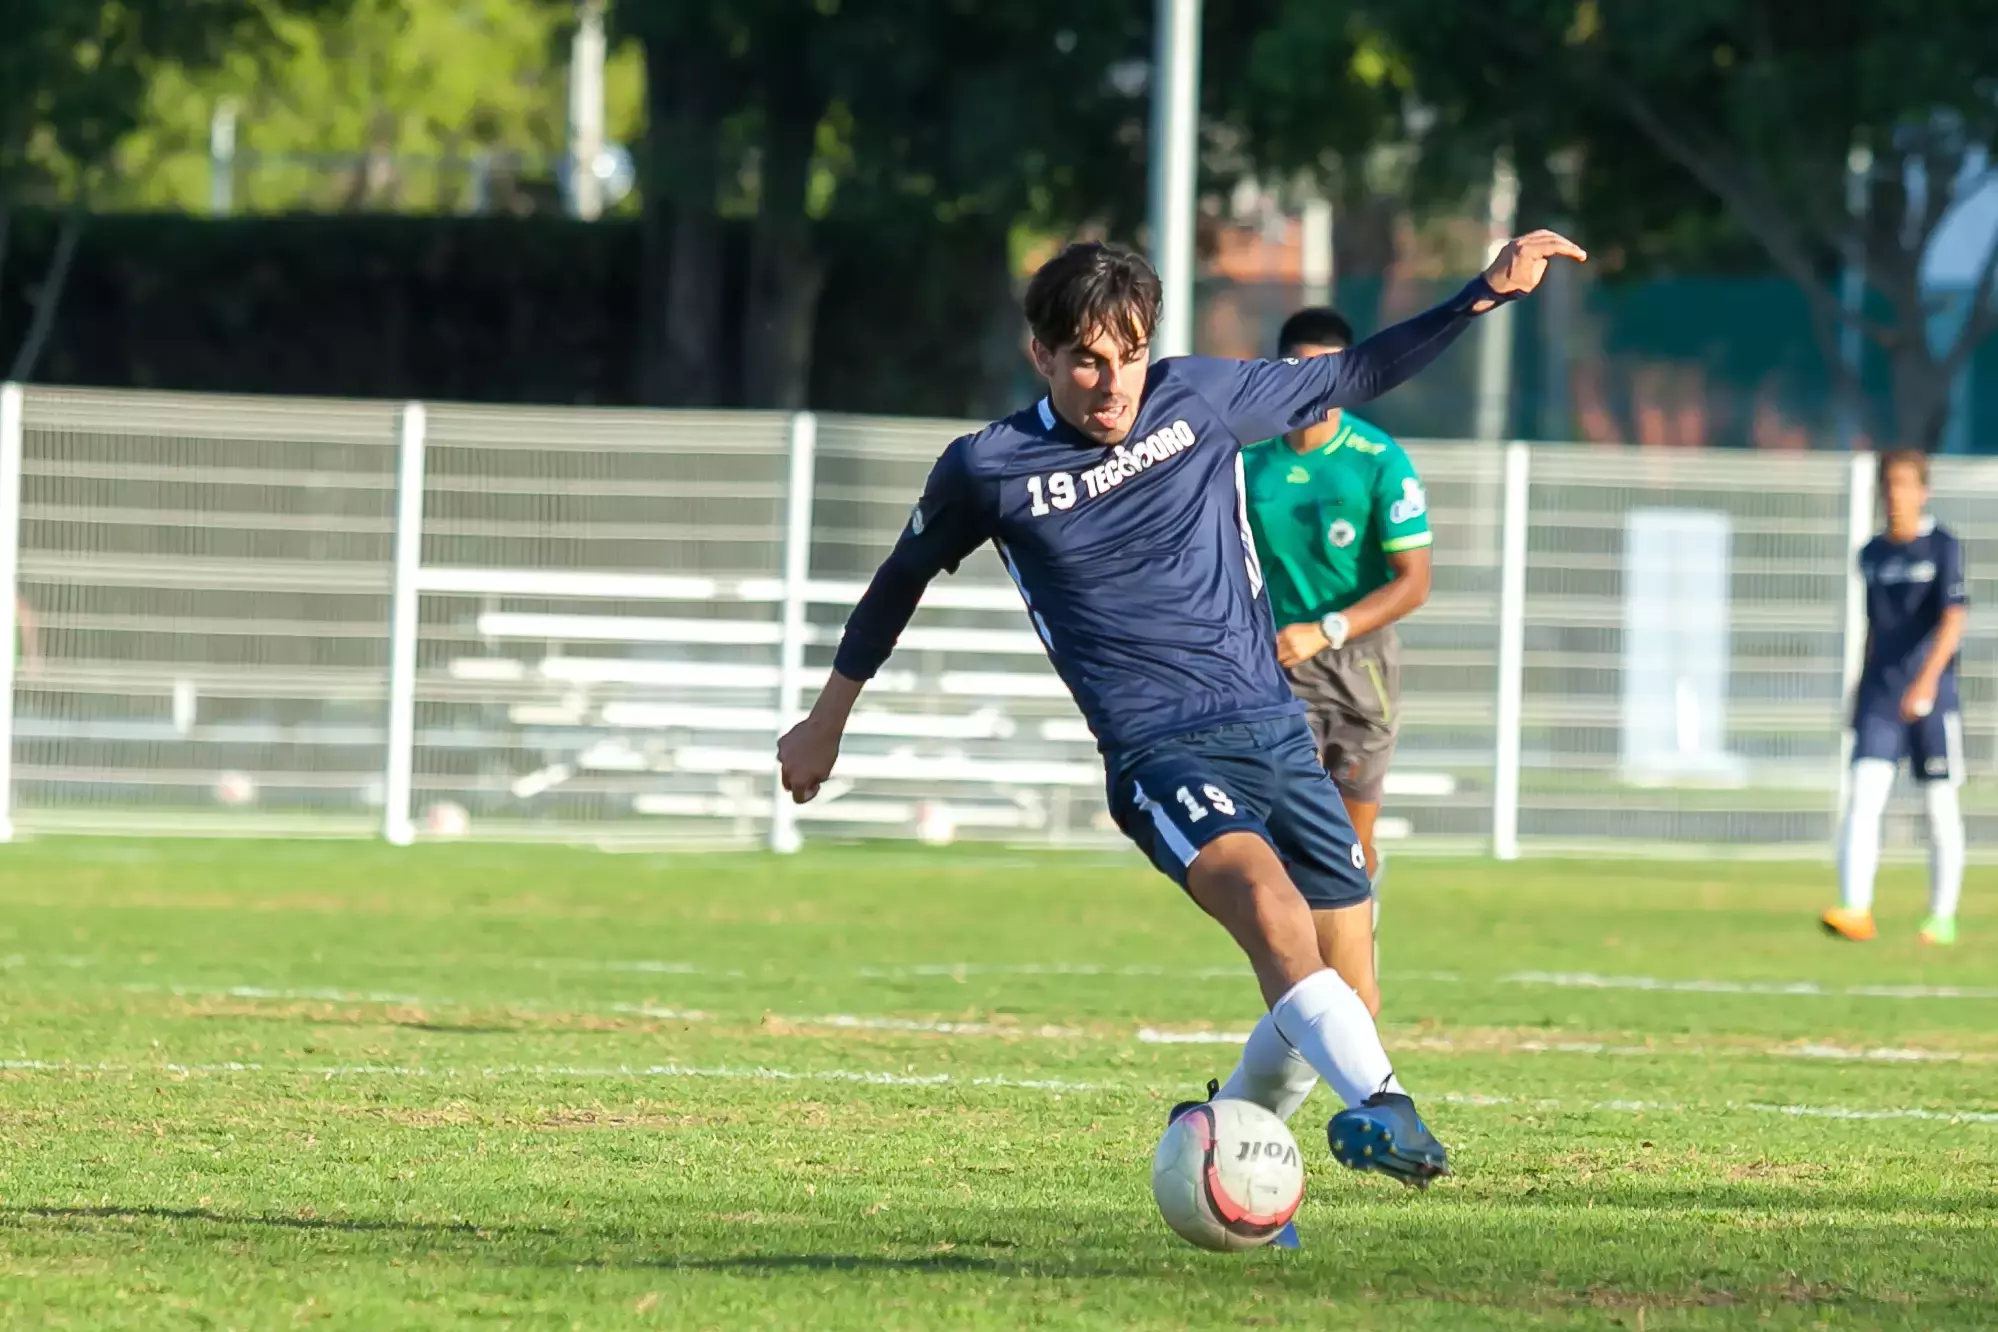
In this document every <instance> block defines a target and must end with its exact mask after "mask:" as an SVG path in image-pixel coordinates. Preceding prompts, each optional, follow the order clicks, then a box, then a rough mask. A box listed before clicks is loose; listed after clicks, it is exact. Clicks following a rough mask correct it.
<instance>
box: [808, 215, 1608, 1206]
mask: <svg viewBox="0 0 1998 1332" xmlns="http://www.w3.org/2000/svg"><path fill="white" fill-rule="evenodd" d="M1557 257H1565V258H1569V259H1575V260H1580V259H1583V258H1584V257H1585V256H1584V255H1583V253H1582V251H1581V250H1580V249H1578V248H1577V247H1576V246H1575V245H1574V244H1573V243H1572V242H1570V241H1567V240H1565V239H1563V238H1562V237H1560V236H1557V235H1555V234H1554V233H1552V232H1548V231H1538V232H1534V233H1533V234H1531V235H1528V236H1525V237H1522V238H1520V239H1518V240H1515V241H1512V242H1510V243H1509V244H1507V245H1506V246H1505V247H1504V248H1503V249H1502V250H1501V251H1500V253H1499V255H1498V257H1497V258H1496V259H1495V260H1493V262H1492V264H1491V267H1490V268H1488V269H1487V270H1486V272H1485V273H1484V275H1483V276H1481V277H1479V278H1478V279H1476V280H1475V281H1473V282H1472V283H1471V284H1470V285H1469V286H1467V287H1465V288H1464V290H1463V291H1462V292H1460V293H1459V294H1458V295H1457V296H1455V297H1453V298H1452V299H1451V300H1449V301H1448V302H1446V303H1445V304H1443V305H1440V306H1438V307H1437V308H1435V309H1433V310H1430V311H1428V312H1427V313H1425V314H1422V315H1418V316H1417V317H1415V318H1414V319H1411V320H1408V321H1407V322H1405V323H1402V324H1398V325H1395V326H1394V327H1392V328H1389V329H1386V330H1384V331H1382V332H1381V333H1379V334H1377V335H1376V336H1374V337H1372V338H1370V339H1368V340H1367V341H1365V342H1362V343H1360V344H1359V345H1358V346H1356V347H1353V348H1351V349H1350V350H1348V351H1345V352H1341V353H1339V354H1338V355H1334V356H1320V357H1313V358H1311V359H1308V360H1303V361H1297V360H1288V361H1248V362H1243V361H1233V360H1221V359H1215V358H1208V357H1195V356H1185V357H1174V358H1168V359H1165V360H1161V361H1158V362H1155V363H1151V364H1149V365H1148V364H1147V362H1148V360H1149V352H1150V344H1151V336H1152V330H1153V328H1154V327H1155V326H1156V324H1157V321H1158V316H1159V306H1160V299H1161V298H1160V289H1159V281H1158V277H1157V275H1156V274H1154V273H1153V272H1152V270H1151V268H1150V266H1149V265H1147V264H1146V263H1145V261H1144V260H1143V259H1141V258H1139V257H1137V256H1136V255H1133V254H1130V253H1127V252H1124V251H1121V250H1117V249H1114V248H1112V247H1109V246H1104V245H1096V244H1084V245H1072V246H1070V247H1068V248H1067V249H1066V250H1064V251H1063V252H1062V253H1061V254H1059V255H1057V256H1056V257H1055V258H1053V259H1051V260H1049V261H1048V263H1047V264H1046V265H1045V266H1043V267H1042V269H1041V270H1040V271H1039V272H1038V273H1037V274H1035V276H1034V278H1033V281H1032V282H1031V283H1030V284H1029V286H1028V288H1027V295H1026V301H1025V306H1026V316H1027V322H1028V324H1029V325H1030V327H1031V329H1032V332H1033V342H1032V345H1031V351H1032V355H1033V358H1034V364H1035V367H1036V369H1037V370H1038V371H1039V372H1040V374H1041V376H1042V377H1043V378H1045V379H1046V381H1047V384H1048V393H1047V396H1046V397H1044V398H1042V399H1041V400H1040V401H1039V402H1038V403H1036V404H1035V405H1034V406H1032V407H1029V408H1027V409H1025V410H1024V411H1020V412H1016V413H1014V414H1013V415H1012V416H1009V417H1007V418H1006V419H1004V420H1002V421H997V422H994V423H993V424H992V425H990V426H987V427H986V428H985V429H983V430H980V431H978V432H976V433H974V434H970V435H966V436H964V437H963V438H961V439H958V440H956V441H954V442H953V443H952V444H951V445H950V446H949V447H948V448H946V449H945V450H944V452H943V455H942V456H941V457H940V458H938V459H937V462H936V465H935V467H934V468H933V469H932V471H931V472H930V477H929V481H928V484H927V485H926V486H925V487H924V490H923V495H922V499H921V500H920V502H919V503H918V504H917V506H916V509H915V511H914V512H913V513H911V514H910V516H909V523H908V526H907V527H906V528H905V529H904V530H903V533H902V536H901V538H900V540H899V541H897V542H896V544H895V549H894V551H893V552H892V553H891V554H890V555H889V556H888V558H887V560H886V561H884V562H883V564H882V565H881V568H880V570H879V571H878V572H877V573H876V574H875V576H874V579H873V581H872V583H870V584H869V586H868V589H867V592H866V594H865V595H864V596H863V597H862V598H861V600H860V603H859V604H858V605H857V606H856V607H855V608H854V611H853V614H852V616H851V617H850V618H849V619H848V620H847V625H846V633H845V636H844V638H843V639H842V640H841V643H840V646H839V650H838V652H837V654H836V655H835V657H834V660H833V671H832V674H831V676H830V677H829V678H828V679H827V681H826V685H825V688H824V689H823V690H822V691H821V692H820V694H819V697H818V700H817V702H816V703H815V704H814V705H813V707H812V711H811V714H810V715H809V716H808V717H807V718H806V719H805V720H804V721H802V722H800V723H799V724H798V725H797V726H795V727H794V728H792V730H791V731H790V732H789V733H787V734H786V735H785V736H784V737H783V739H782V740H781V741H779V742H778V748H777V753H778V760H779V766H780V768H781V771H782V776H783V782H784V787H785V789H786V790H788V791H790V792H791V795H792V798H793V799H795V800H798V801H801V802H802V801H805V800H809V799H811V798H812V797H813V796H814V795H816V794H817V793H818V790H819V787H820V785H821V784H822V783H823V782H825V781H826V780H827V779H828V778H829V777H830V776H831V775H832V772H833V768H834V764H835V762H836V760H837V758H838V755H839V744H840V738H841V734H842V732H843V731H844V728H845V724H846V719H847V716H848V714H849V713H850V711H851V710H852V708H853V704H854V701H855V700H856V699H857V698H858V697H859V694H860V690H861V686H862V684H863V683H864V682H865V681H866V680H867V679H869V678H870V677H872V676H873V675H874V673H875V672H876V671H877V670H878V669H880V667H881V665H882V663H883V662H884V661H886V660H887V658H888V654H889V653H890V651H892V650H893V648H894V645H895V640H896V638H897V637H898V636H899V635H900V633H901V632H902V630H903V628H904V627H906V626H907V624H908V622H909V619H910V617H911V616H912V615H913V614H914V613H915V610H916V605H917V603H918V601H919V600H920V599H921V597H922V594H923V589H924V587H925V586H926V585H927V584H928V583H929V581H930V579H931V578H933V577H935V576H936V575H937V574H938V573H939V572H942V571H945V570H954V569H955V568H956V567H957V565H958V563H959V562H960V561H961V560H963V559H964V557H965V556H967V555H969V554H970V553H971V552H972V551H974V550H976V549H977V548H978V547H979V546H980V545H982V544H984V543H985V542H986V541H991V542H992V543H993V544H994V545H995V546H996V547H997V548H998V551H999V554H1000V556H1001V557H1002V559H1003V560H1004V561H1005V564H1006V567H1007V569H1008V570H1009V571H1010V572H1011V574H1012V576H1013V579H1014V581H1015V582H1016V583H1017V584H1018V585H1019V588H1020V593H1021V596H1022V598H1023V599H1024V600H1025V601H1026V604H1027V611H1028V615H1029V617H1030V619H1031V620H1032V622H1033V625H1034V628H1035V630H1036V631H1037V632H1038V633H1039V634H1040V636H1041V640H1042V642H1043V643H1044V644H1045V645H1046V647H1047V650H1048V656H1049V658H1050V659H1051V660H1052V662H1053V664H1054V668H1055V671H1056V673H1057V674H1059V675H1060V676H1061V678H1062V680H1063V682H1064V683H1066V684H1067V686H1068V688H1069V690H1070V692H1071V693H1073V694H1074V696H1075V701H1076V704H1077V705H1078V707H1080V708H1081V710H1082V713H1083V716H1084V717H1085V719H1086V720H1087V721H1088V723H1089V727H1090V730H1091V731H1092V732H1093V733H1094V735H1095V736H1096V740H1097V746H1098V748H1099V749H1100V750H1101V751H1102V753H1103V761H1104V769H1105V774H1106V778H1107V780H1108V795H1109V803H1110V809H1111V813H1112V814H1113V815H1114V816H1115V818H1116V820H1117V823H1118V826H1119V827H1120V828H1122V829H1123V831H1124V833H1125V834H1126V835H1127V836H1128V837H1130V838H1131V840H1132V841H1134V842H1136V843H1137V844H1138V846H1139V847H1140V848H1141V849H1143V850H1144V852H1145V853H1146V854H1147V855H1148V856H1149V857H1150V858H1151V860H1152V863H1153V864H1154V865H1156V866H1157V867H1158V868H1159V869H1160V870H1161V871H1163V872H1164V873H1165V874H1167V875H1168V876H1170V877H1171V878H1172V879H1173V880H1174V881H1175V882H1177V883H1179V884H1180V885H1181V887H1183V888H1184V889H1185V890H1186V892H1187V894H1188V895H1189V896H1191V897H1192V898H1193V900H1194V902H1195V903H1197V904H1198V905H1199V906H1200V907H1201V909H1202V910H1204V911H1206V912H1207V913H1208V914H1209V915H1211V916H1213V917H1214V918H1215V920H1217V921H1218V922H1219V923H1220V924H1221V925H1222V926H1223V927H1224V928H1225V929H1226V930H1227V931H1228V932H1229V934H1230V935H1232V936H1233V937H1234V939H1235V942H1236V943H1237V944H1238V945H1239V946H1240V947H1241V949H1242V951H1243V952H1244V953H1245V954H1247V955H1248V959H1249V963H1250V965H1251V967H1252V968H1253V969H1254V971H1255V975H1256V979H1257V981H1258V983H1259V984H1260V986H1261V989H1262V994H1263V999H1264V1002H1265V1003H1266V1004H1267V1005H1268V1007H1269V1012H1268V1013H1267V1014H1265V1015H1264V1017H1263V1018H1262V1020H1261V1021H1260V1022H1259V1023H1258V1024H1257V1026H1256V1029H1255V1031H1254V1033H1252V1034H1251V1036H1250V1038H1249V1041H1248V1044H1247V1045H1246V1046H1245V1047H1244V1051H1243V1063H1242V1066H1241V1067H1240V1068H1239V1069H1237V1071H1236V1073H1235V1075H1234V1076H1233V1077H1232V1078H1231V1079H1230V1080H1229V1085H1228V1090H1227V1091H1226V1092H1224V1094H1225V1095H1235V1096H1241V1097H1243V1098H1245V1099H1250V1100H1258V1101H1260V1102H1262V1103H1264V1104H1266V1105H1268V1104H1271V1103H1272V1102H1273V1101H1275V1100H1277V1099H1279V1098H1281V1097H1282V1096H1284V1095H1285V1092H1286V1088H1288V1087H1289V1086H1290V1085H1292V1084H1293V1083H1294V1082H1295V1081H1297V1080H1298V1079H1299V1076H1300V1073H1301V1074H1302V1076H1304V1077H1314V1078H1315V1077H1323V1078H1324V1079H1325V1081H1326V1082H1327V1083H1329V1084H1330V1085H1331V1086H1332V1087H1333V1089H1334V1090H1335V1091H1336V1092H1337V1093H1338V1094H1339V1096H1340V1097H1341V1098H1342V1099H1343V1100H1344V1101H1345V1102H1346V1106H1347V1108H1346V1109H1344V1110H1342V1111H1340V1112H1339V1114H1338V1115H1337V1116H1335V1117H1334V1118H1333V1120H1332V1122H1331V1124H1330V1125H1328V1137H1329V1140H1330V1142H1331V1146H1332V1152H1333V1155H1334V1156H1335V1157H1336V1158H1338V1159H1339V1160H1340V1161H1341V1162H1343V1163H1344V1164H1346V1165H1348V1166H1351V1167H1353V1168H1355V1169H1362V1170H1369V1169H1370V1170H1378V1171H1381V1172H1383V1173H1385V1174H1388V1175H1391V1176H1393V1177H1395V1178H1398V1179H1400V1180H1402V1181H1403V1182H1404V1183H1408V1184H1415V1185H1422V1184H1427V1183H1428V1181H1429V1180H1430V1179H1432V1178H1433V1177H1435V1176H1436V1175H1439V1174H1443V1173H1445V1157H1444V1151H1443V1147H1442V1145H1441V1144H1440V1143H1438V1142H1437V1141H1436V1139H1435V1138H1434V1137H1432V1136H1431V1135H1430V1133H1429V1130H1428V1129H1427V1128H1426V1127H1425V1126H1424V1125H1423V1123H1422V1120H1421V1119H1420V1117H1419V1116H1418V1115H1417V1114H1416V1112H1415V1106H1414V1103H1413V1102H1412V1101H1411V1100H1410V1099H1409V1097H1408V1095H1407V1093H1406V1092H1405V1091H1404V1090H1403V1089H1402V1086H1401V1084H1400V1083H1399V1082H1398V1081H1397V1080H1396V1078H1395V1075H1394V1068H1393V1066H1392V1065H1391V1064H1390V1062H1389V1060H1388V1056H1387V1052H1386V1051H1385V1050H1384V1049H1383V1048H1382V1046H1381V1041H1380V1036H1379V1034H1378V1033H1377V1032H1376V1031H1375V1029H1374V1023H1373V1017H1372V1015H1371V1014H1369V1013H1368V1011H1367V1006H1366V1004H1365V1003H1363V1002H1362V1001H1361V999H1360V997H1359V995H1357V994H1356V993H1354V991H1353V989H1352V988H1351V987H1350V986H1349V985H1347V984H1346V982H1345V981H1343V980H1341V979H1340V978H1339V974H1338V972H1336V971H1334V970H1333V969H1331V968H1330V967H1329V966H1327V965H1326V962H1325V959H1324V958H1323V956H1321V954H1320V949H1319V943H1318V938H1317V935H1316V933H1315V928H1314V923H1313V916H1312V912H1313V909H1314V908H1317V909H1320V910H1333V911H1353V912H1359V913H1370V912H1371V909H1372V908H1371V905H1370V902H1369V889H1368V885H1367V874H1366V869H1365V860H1364V857H1363V855H1362V852H1361V849H1360V846H1359V843H1358V841H1357V839H1356V838H1355V837H1354V835H1353V828H1352V825H1351V824H1350V823H1349V822H1348V821H1347V818H1346V813H1345V809H1344V807H1343V806H1342V805H1341V804H1340V801H1339V795H1338V792H1337V790H1336V789H1335V788H1334V787H1333V785H1332V781H1331V779H1330V778H1329V777H1328V776H1326V774H1325V770H1324V768H1323V766H1321V764H1320V763H1319V760H1318V755H1317V746H1316V745H1315V744H1314V743H1313V741H1312V738H1311V732H1310V730H1309V729H1308V728H1307V727H1306V726H1305V722H1304V718H1303V716H1302V709H1301V705H1300V704H1299V703H1298V702H1297V700H1296V698H1294V697H1293V696H1292V694H1291V690H1290V682H1289V681H1288V680H1287V679H1286V678H1285V677H1284V673H1283V670H1282V668H1281V667H1279V666H1278V664H1277V658H1276V652H1275V650H1274V648H1273V646H1272V644H1273V642H1274V639H1275V635H1276V628H1275V625H1274V624H1273V623H1272V622H1271V619H1270V609H1269V599H1268V597H1267V596H1266V595H1265V593H1264V590H1263V576H1262V571H1261V569H1260V568H1259V566H1258V564H1257V561H1256V548H1255V543H1254V540H1253V539H1252V537H1251V534H1250V530H1249V523H1248V515H1247V511H1246V508H1245V499H1244V493H1243V486H1242V475H1243V467H1242V461H1241V454H1240V451H1241V449H1242V448H1243V447H1244V446H1245V445H1248V444H1253V443H1255V442H1256V441H1258V440H1263V439H1268V438H1270V437H1271V436H1274V435H1280V434H1283V433H1284V432H1285V431H1288V430H1294V429H1299V428H1302V427H1304V426H1306V425H1309V424H1311V423H1312V422H1315V421H1319V420H1322V419H1324V416H1325V414H1326V412H1327V411H1329V410H1331V409H1333V408H1335V407H1341V406H1346V405H1350V404H1354V403H1360V402H1365V401H1367V400H1369V399H1371V398H1374V397H1377V396H1379V395H1380V394H1382V393H1385V392H1386V391H1387V390H1388V389H1390V388H1393V387H1394V386H1395V385H1396V384H1398V383H1400V382H1402V381H1403V380H1405V379H1407V378H1408V377H1409V376H1410V375H1413V374H1414V373H1415V372H1416V371H1418V370H1420V369H1421V368H1422V367H1423V366H1425V365H1427V364H1428V363H1429V362H1430V361H1432V360H1433V359H1435V357H1436V356H1437V355H1438V354H1439V353H1440V352H1441V351H1442V350H1443V349H1444V347H1446V346H1448V345H1449V343H1450V342H1451V341H1452V340H1453V339H1454V338H1455V337H1456V336H1457V335H1458V334H1460V333H1461V332H1462V331H1463V330H1464V329H1465V328H1466V327H1468V326H1469V324H1470V321H1471V319H1472V318H1473V317H1474V316H1475V315H1477V314H1481V313H1483V312H1484V311H1486V310H1489V309H1491V308H1493V307H1494V306H1496V305H1498V304H1499V303H1500V302H1502V301H1506V300H1511V299H1514V298H1516V297H1518V296H1521V295H1524V294H1525V293H1527V292H1529V291H1531V290H1533V288H1534V287H1535V286H1537V285H1538V284H1539V282H1540V280H1541V277H1542V275H1543V274H1544V273H1545V272H1546V269H1547V264H1548V262H1549V261H1550V260H1551V259H1554V258H1557ZM1307 1090H1308V1084H1307ZM1299 1099H1301V1098H1299ZM1295 1108H1296V1107H1295V1105H1291V1106H1290V1107H1289V1110H1294V1109H1295ZM1285 1113H1288V1110H1287V1111H1285Z"/></svg>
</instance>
